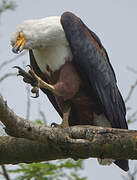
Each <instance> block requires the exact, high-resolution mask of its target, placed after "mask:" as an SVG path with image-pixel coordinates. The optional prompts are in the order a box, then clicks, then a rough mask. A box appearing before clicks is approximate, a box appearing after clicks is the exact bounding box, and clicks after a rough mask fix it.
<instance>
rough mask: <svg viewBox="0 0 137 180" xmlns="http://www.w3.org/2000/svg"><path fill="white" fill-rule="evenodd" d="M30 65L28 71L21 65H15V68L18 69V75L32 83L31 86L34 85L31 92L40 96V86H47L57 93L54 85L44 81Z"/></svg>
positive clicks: (46, 87)
mask: <svg viewBox="0 0 137 180" xmlns="http://www.w3.org/2000/svg"><path fill="white" fill-rule="evenodd" d="M28 66H29V67H30V70H29V71H28V72H26V71H24V70H23V69H22V68H20V67H19V66H14V68H17V69H18V76H23V81H24V82H25V83H28V84H31V86H33V88H32V90H31V92H32V93H33V94H36V96H34V98H37V97H38V96H39V88H45V89H48V90H50V91H51V92H52V93H55V94H57V93H56V91H55V88H54V86H52V85H50V84H48V83H46V82H44V81H43V80H42V79H41V78H40V77H38V76H37V75H36V74H35V72H34V70H33V68H32V67H31V66H30V65H28Z"/></svg>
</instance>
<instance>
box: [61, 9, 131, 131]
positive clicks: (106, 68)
mask: <svg viewBox="0 0 137 180" xmlns="http://www.w3.org/2000/svg"><path fill="white" fill-rule="evenodd" d="M61 24H62V26H63V29H64V31H65V34H66V38H67V40H68V42H69V45H70V48H71V51H72V54H73V56H74V63H75V65H76V68H77V70H78V72H79V74H80V76H81V77H82V78H83V79H84V80H85V79H86V80H87V81H86V83H87V85H88V87H89V89H90V88H92V89H93V91H94V93H95V94H96V96H97V98H98V100H99V102H100V103H101V104H102V106H103V108H104V113H105V115H106V117H107V119H108V120H109V121H110V122H111V125H112V127H114V128H124V129H127V128H128V127H127V123H126V119H125V115H126V110H125V104H124V102H123V99H122V96H121V94H120V92H119V90H118V87H117V84H116V77H115V73H114V70H113V68H112V66H111V64H110V62H109V59H106V57H107V58H108V55H107V53H106V51H105V49H104V48H103V46H102V44H101V41H100V40H99V38H98V37H97V35H95V33H93V32H92V31H90V30H89V29H88V28H87V27H86V26H85V25H84V23H83V22H82V21H81V20H80V19H79V18H78V17H76V16H75V15H74V14H72V13H69V12H66V13H64V14H63V15H62V17H61ZM91 36H92V37H91ZM92 38H94V40H95V41H96V42H97V43H98V44H99V46H100V48H103V50H104V52H105V54H106V57H104V55H103V54H102V53H101V51H100V50H99V49H98V48H97V47H96V45H95V44H94V41H93V40H92Z"/></svg>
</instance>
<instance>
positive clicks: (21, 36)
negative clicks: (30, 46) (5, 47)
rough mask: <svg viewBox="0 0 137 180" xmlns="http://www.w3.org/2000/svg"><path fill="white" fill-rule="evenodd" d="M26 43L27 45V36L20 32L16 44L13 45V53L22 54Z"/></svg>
mask: <svg viewBox="0 0 137 180" xmlns="http://www.w3.org/2000/svg"><path fill="white" fill-rule="evenodd" d="M25 43H26V37H25V35H24V34H23V32H19V33H18V36H17V38H16V43H15V44H14V45H13V48H12V51H13V52H14V53H20V52H21V51H22V50H23V48H24V46H25Z"/></svg>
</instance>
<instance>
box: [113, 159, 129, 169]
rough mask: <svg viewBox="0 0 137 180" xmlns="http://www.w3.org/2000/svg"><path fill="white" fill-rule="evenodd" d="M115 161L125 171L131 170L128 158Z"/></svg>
mask: <svg viewBox="0 0 137 180" xmlns="http://www.w3.org/2000/svg"><path fill="white" fill-rule="evenodd" d="M114 163H115V164H116V165H117V166H118V167H120V168H121V169H123V170H124V171H128V170H129V166H128V160H116V161H115V162H114Z"/></svg>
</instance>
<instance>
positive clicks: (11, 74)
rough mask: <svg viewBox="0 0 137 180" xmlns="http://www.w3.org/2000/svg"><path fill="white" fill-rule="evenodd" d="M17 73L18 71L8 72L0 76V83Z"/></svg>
mask: <svg viewBox="0 0 137 180" xmlns="http://www.w3.org/2000/svg"><path fill="white" fill-rule="evenodd" d="M15 75H17V73H7V74H5V75H3V76H2V77H0V83H1V82H2V81H3V80H5V79H6V78H8V77H10V76H15Z"/></svg>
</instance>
